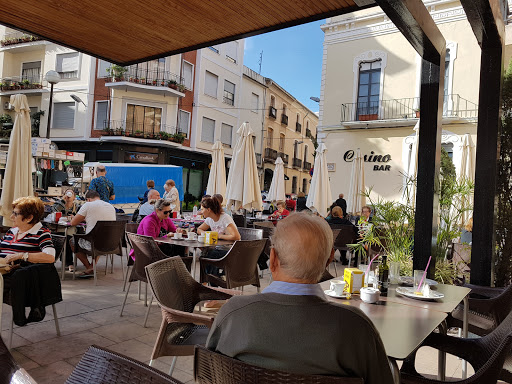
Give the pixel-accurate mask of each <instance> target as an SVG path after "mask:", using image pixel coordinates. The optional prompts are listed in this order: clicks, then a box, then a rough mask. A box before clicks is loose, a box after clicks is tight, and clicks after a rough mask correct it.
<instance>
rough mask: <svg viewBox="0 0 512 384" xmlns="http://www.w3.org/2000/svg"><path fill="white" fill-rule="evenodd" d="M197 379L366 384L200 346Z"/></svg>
mask: <svg viewBox="0 0 512 384" xmlns="http://www.w3.org/2000/svg"><path fill="white" fill-rule="evenodd" d="M194 379H195V381H196V383H199V384H238V383H244V384H250V383H258V384H286V383H290V384H299V383H300V384H363V383H364V381H363V379H360V378H352V377H334V376H318V375H299V374H295V373H290V372H283V371H275V370H272V369H266V368H261V367H257V366H254V365H251V364H247V363H244V362H243V361H240V360H236V359H233V358H231V357H228V356H224V355H222V354H220V353H217V352H214V351H210V350H208V349H206V348H204V347H201V346H199V345H198V346H196V349H195V351H194Z"/></svg>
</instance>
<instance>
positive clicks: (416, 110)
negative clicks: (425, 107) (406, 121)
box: [414, 108, 420, 119]
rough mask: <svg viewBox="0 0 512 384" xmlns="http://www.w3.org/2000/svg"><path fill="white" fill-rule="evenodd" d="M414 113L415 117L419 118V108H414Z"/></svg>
mask: <svg viewBox="0 0 512 384" xmlns="http://www.w3.org/2000/svg"><path fill="white" fill-rule="evenodd" d="M414 113H415V114H416V118H418V119H419V118H420V109H419V108H416V109H415V110H414Z"/></svg>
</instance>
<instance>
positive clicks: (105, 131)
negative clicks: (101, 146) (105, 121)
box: [103, 127, 112, 136]
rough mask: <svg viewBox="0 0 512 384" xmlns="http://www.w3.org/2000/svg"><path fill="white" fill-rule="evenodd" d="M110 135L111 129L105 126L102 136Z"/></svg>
mask: <svg viewBox="0 0 512 384" xmlns="http://www.w3.org/2000/svg"><path fill="white" fill-rule="evenodd" d="M110 135H112V129H111V128H109V127H107V128H104V129H103V136H110Z"/></svg>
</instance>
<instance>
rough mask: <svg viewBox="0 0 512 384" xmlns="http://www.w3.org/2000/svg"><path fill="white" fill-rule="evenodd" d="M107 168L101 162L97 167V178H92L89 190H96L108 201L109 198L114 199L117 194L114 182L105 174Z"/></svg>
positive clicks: (101, 197) (102, 198)
mask: <svg viewBox="0 0 512 384" xmlns="http://www.w3.org/2000/svg"><path fill="white" fill-rule="evenodd" d="M106 174H107V169H106V168H105V166H104V165H102V164H100V165H98V166H97V167H96V178H95V179H92V181H91V184H89V190H93V191H96V192H98V193H99V194H100V199H101V200H103V201H104V202H106V203H108V202H109V200H114V199H115V198H116V194H115V192H114V183H113V182H112V181H110V180H109V179H107V177H106V176H105V175H106Z"/></svg>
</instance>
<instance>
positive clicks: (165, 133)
mask: <svg viewBox="0 0 512 384" xmlns="http://www.w3.org/2000/svg"><path fill="white" fill-rule="evenodd" d="M158 136H159V137H160V140H167V139H168V137H169V135H168V134H167V132H165V131H160V132H158Z"/></svg>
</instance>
